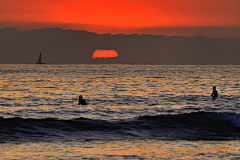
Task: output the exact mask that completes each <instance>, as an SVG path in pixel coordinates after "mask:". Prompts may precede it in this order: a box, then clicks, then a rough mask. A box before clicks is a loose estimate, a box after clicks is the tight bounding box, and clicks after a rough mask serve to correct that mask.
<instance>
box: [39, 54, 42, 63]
mask: <svg viewBox="0 0 240 160" xmlns="http://www.w3.org/2000/svg"><path fill="white" fill-rule="evenodd" d="M38 63H42V56H41V53H40V55H39V57H38Z"/></svg>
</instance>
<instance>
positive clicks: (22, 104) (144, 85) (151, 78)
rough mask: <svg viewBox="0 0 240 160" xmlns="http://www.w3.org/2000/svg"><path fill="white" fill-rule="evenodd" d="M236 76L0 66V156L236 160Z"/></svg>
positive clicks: (239, 87)
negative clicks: (215, 93) (80, 100)
mask: <svg viewBox="0 0 240 160" xmlns="http://www.w3.org/2000/svg"><path fill="white" fill-rule="evenodd" d="M239 80H240V66H239V65H137V64H42V65H36V64H0V84H1V85H0V93H1V94H0V159H82V158H86V159H91V158H93V159H95V158H97V159H98V158H99V159H159V158H160V159H161V158H162V159H171V158H173V159H220V158H225V159H237V158H240V143H239V142H240V110H239V109H240V82H239ZM212 86H216V87H217V90H218V94H219V97H217V98H212V97H211V96H210V95H211V92H212ZM79 95H82V96H83V98H84V99H85V100H86V101H87V103H88V105H86V106H81V105H78V97H79Z"/></svg>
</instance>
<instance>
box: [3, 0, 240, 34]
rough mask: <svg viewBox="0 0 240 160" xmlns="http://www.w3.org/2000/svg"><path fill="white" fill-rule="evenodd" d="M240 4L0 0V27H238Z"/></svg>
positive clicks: (231, 0)
mask: <svg viewBox="0 0 240 160" xmlns="http://www.w3.org/2000/svg"><path fill="white" fill-rule="evenodd" d="M239 8H240V0H0V28H4V27H13V28H19V29H21V30H24V29H29V28H31V27H32V28H34V27H35V28H39V27H40V28H41V27H45V26H47V27H61V28H64V27H65V28H67V29H69V28H70V29H79V30H81V29H85V30H89V31H95V32H100V31H101V30H103V28H105V32H107V30H106V29H108V30H109V32H112V33H113V32H114V31H115V32H118V31H119V32H123V31H124V30H125V31H126V30H128V32H129V33H130V32H131V30H129V28H130V29H132V32H136V29H142V28H146V29H148V30H149V28H161V27H162V28H168V27H170V28H176V27H195V28H196V27H210V28H211V27H220V28H221V27H222V28H229V27H230V28H231V27H233V28H234V27H235V30H238V29H239V27H240V9H239ZM236 27H237V29H236ZM32 28H31V29H32ZM110 28H111V29H110ZM133 28H134V31H133ZM143 32H144V31H143ZM145 32H146V31H145ZM156 32H157V31H156ZM151 33H153V34H154V31H153V30H152V32H151ZM156 34H158V33H156ZM233 34H234V33H233ZM237 34H238V33H237Z"/></svg>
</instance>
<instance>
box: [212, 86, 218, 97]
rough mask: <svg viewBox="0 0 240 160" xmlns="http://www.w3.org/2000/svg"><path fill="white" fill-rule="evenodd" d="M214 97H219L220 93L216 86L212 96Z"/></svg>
mask: <svg viewBox="0 0 240 160" xmlns="http://www.w3.org/2000/svg"><path fill="white" fill-rule="evenodd" d="M211 96H212V97H218V92H217V90H216V86H213V92H212V94H211Z"/></svg>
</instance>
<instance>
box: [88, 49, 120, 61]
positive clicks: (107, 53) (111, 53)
mask: <svg viewBox="0 0 240 160" xmlns="http://www.w3.org/2000/svg"><path fill="white" fill-rule="evenodd" d="M113 57H118V53H117V52H116V51H115V50H102V49H97V50H95V51H94V52H93V55H92V58H93V59H96V58H113Z"/></svg>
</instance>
